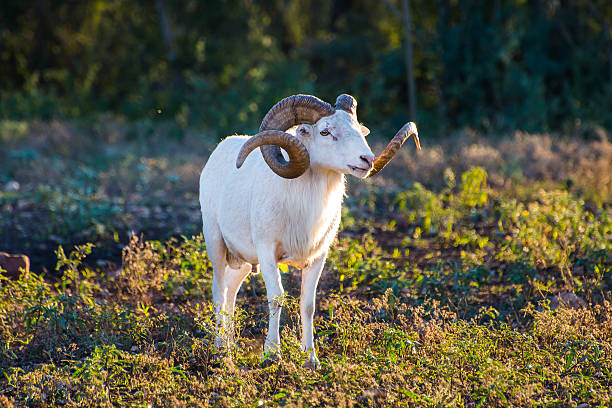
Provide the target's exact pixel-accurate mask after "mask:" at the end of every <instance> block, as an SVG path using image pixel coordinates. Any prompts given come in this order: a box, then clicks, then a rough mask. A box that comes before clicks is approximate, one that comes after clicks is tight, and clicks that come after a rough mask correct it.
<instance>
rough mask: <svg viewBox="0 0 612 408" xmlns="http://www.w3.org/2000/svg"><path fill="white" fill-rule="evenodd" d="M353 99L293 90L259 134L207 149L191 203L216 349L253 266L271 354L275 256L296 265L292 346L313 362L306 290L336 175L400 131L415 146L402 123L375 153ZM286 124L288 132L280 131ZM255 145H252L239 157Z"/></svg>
mask: <svg viewBox="0 0 612 408" xmlns="http://www.w3.org/2000/svg"><path fill="white" fill-rule="evenodd" d="M356 107H357V102H356V101H355V99H354V98H353V97H352V96H350V95H346V94H343V95H340V96H339V97H338V99H337V101H336V108H335V109H334V108H333V107H332V106H331V105H329V104H328V103H326V102H323V101H322V100H320V99H318V98H316V97H314V96H310V95H294V96H291V97H289V98H286V99H283V100H282V101H280V102H279V103H277V104H276V105H275V106H274V107H273V108H272V109H271V110H270V111H269V112H268V114H267V115H266V116H265V118H264V120H263V122H262V124H261V127H260V133H258V134H257V135H255V136H253V137H248V136H231V137H228V138H226V139H224V140H223V141H222V142H221V143H219V145H218V146H217V147H216V148H215V150H214V151H213V152H212V154H211V156H210V158H209V159H208V162H207V163H206V166H205V167H204V170H202V174H201V176H200V205H201V207H202V220H203V224H204V226H203V231H204V239H205V241H206V248H207V251H208V256H209V258H210V261H211V263H212V267H213V281H212V293H213V301H214V304H215V312H216V315H217V325H218V333H217V337H216V340H215V344H216V346H217V347H226V346H227V345H229V344H230V342H232V341H233V338H232V333H233V327H232V318H233V316H234V307H235V301H236V294H237V293H238V290H239V289H240V286H241V284H242V282H243V281H244V279H245V278H246V277H247V276H248V274H249V273H251V272H252V271H256V270H257V265H259V268H260V270H261V274H262V276H263V279H264V282H265V285H266V290H267V296H268V304H269V308H270V317H269V326H268V335H267V337H266V341H265V346H264V356H268V355H272V356H277V355H278V354H279V343H280V336H279V321H280V312H281V307H282V299H283V296H282V295H283V287H282V283H281V275H280V272H279V269H278V265H277V264H278V263H284V264H289V265H293V266H295V267H297V268H299V269H302V287H301V299H300V311H301V320H302V348H303V350H304V351H307V352H309V357H308V360H307V361H306V364H305V366H306V367H311V368H316V367H318V366H319V361H318V359H317V356H316V353H315V349H314V339H313V315H314V310H315V295H316V289H317V284H318V281H319V277H320V276H321V271H322V270H323V266H324V264H325V259H326V257H327V252H328V249H329V246H330V244H331V243H332V241H333V240H334V238H335V236H336V233H337V230H338V225H339V223H340V211H341V205H342V199H343V197H344V174H347V173H348V174H352V175H354V176H356V177H359V178H365V177H368V176H371V175H373V174H376V173H377V172H378V171H380V170H381V169H382V168H383V167H384V166H385V165H386V164H387V162H389V160H391V158H392V157H393V155H394V154H395V153H396V152H397V150H398V149H399V147H400V146H401V145H402V143H403V142H404V141H405V140H406V139H407V138H408V137H409V136H410V135H414V136H415V141H416V143H417V147H418V148H420V146H419V143H418V135H417V130H416V126H415V125H414V123H412V122H409V123H407V124H406V125H404V127H402V129H400V131H399V132H398V133H397V135H396V136H395V137H394V138H393V140H392V141H391V142H390V143H389V145H388V146H387V148H386V149H385V151H384V152H383V153H382V154H381V155H380V156H379V157H378V158H375V157H374V155H373V154H372V151H371V150H370V147H369V146H368V144H367V142H366V140H365V136H366V135H367V134H368V133H369V130H368V129H367V128H366V127H365V126H362V125H360V124H359V122H358V121H357V115H356ZM296 125H299V126H298V127H297V128H296V129H295V134H291V133H287V131H288V129H290V128H293V127H295V126H296ZM257 147H260V151H261V152H255V153H253V154H251V155H249V153H250V152H252V151H253V150H254V149H256V148H257ZM281 148H282V149H283V150H284V151H285V153H286V155H287V156H288V158H289V161H287V160H286V159H285V157H284V156H283V153H282V151H281ZM279 176H280V177H279Z"/></svg>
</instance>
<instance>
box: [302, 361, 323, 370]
mask: <svg viewBox="0 0 612 408" xmlns="http://www.w3.org/2000/svg"><path fill="white" fill-rule="evenodd" d="M302 367H303V368H305V369H308V370H313V371H316V370H318V369H320V368H321V363H320V362H319V359H317V358H315V359H311V360H308V361H306V362H305V363H304V364H303V365H302Z"/></svg>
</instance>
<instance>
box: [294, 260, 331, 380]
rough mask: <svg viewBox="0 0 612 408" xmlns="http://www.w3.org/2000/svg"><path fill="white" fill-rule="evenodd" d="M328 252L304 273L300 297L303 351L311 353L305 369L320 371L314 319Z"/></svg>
mask: <svg viewBox="0 0 612 408" xmlns="http://www.w3.org/2000/svg"><path fill="white" fill-rule="evenodd" d="M326 258H327V252H326V253H324V254H323V255H322V256H321V257H320V258H318V259H317V260H316V261H315V262H314V263H313V264H312V265H311V266H309V267H308V268H305V269H304V270H303V271H302V293H301V297H300V313H301V317H302V350H303V351H306V352H309V354H308V359H307V360H306V363H304V367H305V368H310V369H313V370H316V369H318V368H319V367H320V366H321V364H320V363H319V359H318V358H317V353H316V352H315V348H314V330H313V318H314V311H315V299H316V295H317V285H318V283H319V278H320V277H321V272H322V271H323V265H325V259H326Z"/></svg>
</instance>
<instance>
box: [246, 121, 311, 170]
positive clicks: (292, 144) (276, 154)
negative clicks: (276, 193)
mask: <svg viewBox="0 0 612 408" xmlns="http://www.w3.org/2000/svg"><path fill="white" fill-rule="evenodd" d="M260 146H261V147H272V148H275V149H274V150H273V152H272V155H271V156H270V157H266V155H265V154H264V159H265V160H266V163H268V166H270V168H271V169H272V171H273V172H275V173H276V174H278V175H279V176H281V177H284V178H288V179H292V178H296V177H299V176H301V175H302V174H304V172H305V171H306V170H307V169H308V167H309V166H310V155H309V154H308V150H307V149H306V146H304V145H303V144H302V142H300V140H299V139H298V138H297V137H295V136H293V135H290V134H289V133H285V132H281V131H280V130H265V131H263V132H259V133H258V134H256V135H255V136H253V137H251V138H249V139H248V140H247V141H246V143H245V144H243V145H242V148H241V149H240V152H239V153H238V158H237V159H236V167H237V168H240V167H241V166H242V164H243V163H244V161H245V160H246V158H247V156H248V155H249V153H251V152H252V151H253V150H254V149H256V148H258V147H260ZM281 147H282V148H283V149H284V150H285V151H286V152H287V154H288V155H289V161H286V160H285V158H284V157H283V155H282V153H281V150H280V148H281ZM269 159H270V160H269Z"/></svg>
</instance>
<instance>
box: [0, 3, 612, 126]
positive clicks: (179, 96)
mask: <svg viewBox="0 0 612 408" xmlns="http://www.w3.org/2000/svg"><path fill="white" fill-rule="evenodd" d="M401 3H402V2H401V1H393V0H387V1H361V0H357V1H340V0H336V1H331V0H290V1H280V0H278V1H270V2H258V1H250V0H240V1H226V0H208V1H194V0H165V1H164V0H155V1H154V0H147V1H145V0H139V1H128V0H111V1H99V0H83V1H78V2H74V1H68V0H53V1H51V0H39V1H36V2H34V1H22V0H5V1H3V2H2V5H1V6H0V77H1V78H2V83H1V84H0V117H2V118H11V119H18V118H23V117H31V116H35V117H39V118H43V119H49V118H57V117H81V116H84V115H86V116H87V115H94V114H98V113H101V112H111V113H114V114H119V115H122V116H126V117H128V118H130V119H136V120H140V121H141V122H142V124H143V126H150V124H151V122H152V121H156V120H160V119H161V120H170V121H171V122H172V123H173V124H174V128H173V133H174V134H176V135H180V134H182V131H184V129H185V128H186V127H187V126H188V125H190V124H191V125H197V126H203V127H207V128H209V129H213V130H214V131H219V132H222V133H227V132H237V131H238V132H241V131H248V130H253V129H254V128H255V127H256V125H257V123H258V122H259V120H260V119H261V117H262V114H263V113H264V112H265V111H266V110H267V109H268V108H269V107H270V106H271V104H273V103H274V102H275V101H276V100H278V99H279V98H281V97H284V96H286V95H288V94H292V93H296V92H306V93H315V94H317V95H319V96H321V97H323V98H325V99H327V100H330V101H333V98H335V96H336V95H337V94H339V93H340V92H343V91H346V92H351V93H353V94H355V95H356V96H357V97H358V99H359V101H360V103H361V106H362V109H361V118H362V120H365V121H366V122H370V123H371V124H372V125H373V126H392V127H395V126H397V125H400V124H401V123H403V122H404V121H405V120H406V119H407V118H406V116H407V114H406V112H407V107H408V96H407V95H408V92H407V80H406V73H405V59H404V55H405V54H404V48H405V46H406V42H405V40H404V38H405V37H404V29H405V26H404V21H405V20H404V19H403V18H402V7H401V6H402V4H401ZM409 3H410V11H411V16H412V19H411V21H412V25H411V27H410V33H411V42H412V45H413V48H414V54H413V58H412V60H413V63H414V78H415V81H416V89H417V98H416V99H417V106H418V115H417V119H418V120H419V123H421V124H422V128H423V129H428V133H429V134H434V133H435V131H436V130H438V131H439V133H442V132H443V131H444V130H445V129H448V128H449V127H456V126H470V127H476V128H485V129H486V128H494V129H500V128H501V129H512V130H515V129H522V130H530V131H533V130H537V131H542V130H547V129H559V128H560V127H561V126H563V125H570V126H574V125H575V124H576V123H580V122H581V121H582V122H588V121H593V122H595V123H597V124H602V125H604V126H610V125H612V116H611V114H610V112H612V33H611V31H610V21H612V4H611V3H610V2H608V1H606V0H597V1H559V0H539V1H519V0H503V1H488V2H482V1H476V0H438V1H435V2H433V1H425V0H412V1H410V2H409ZM410 119H414V118H410Z"/></svg>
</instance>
